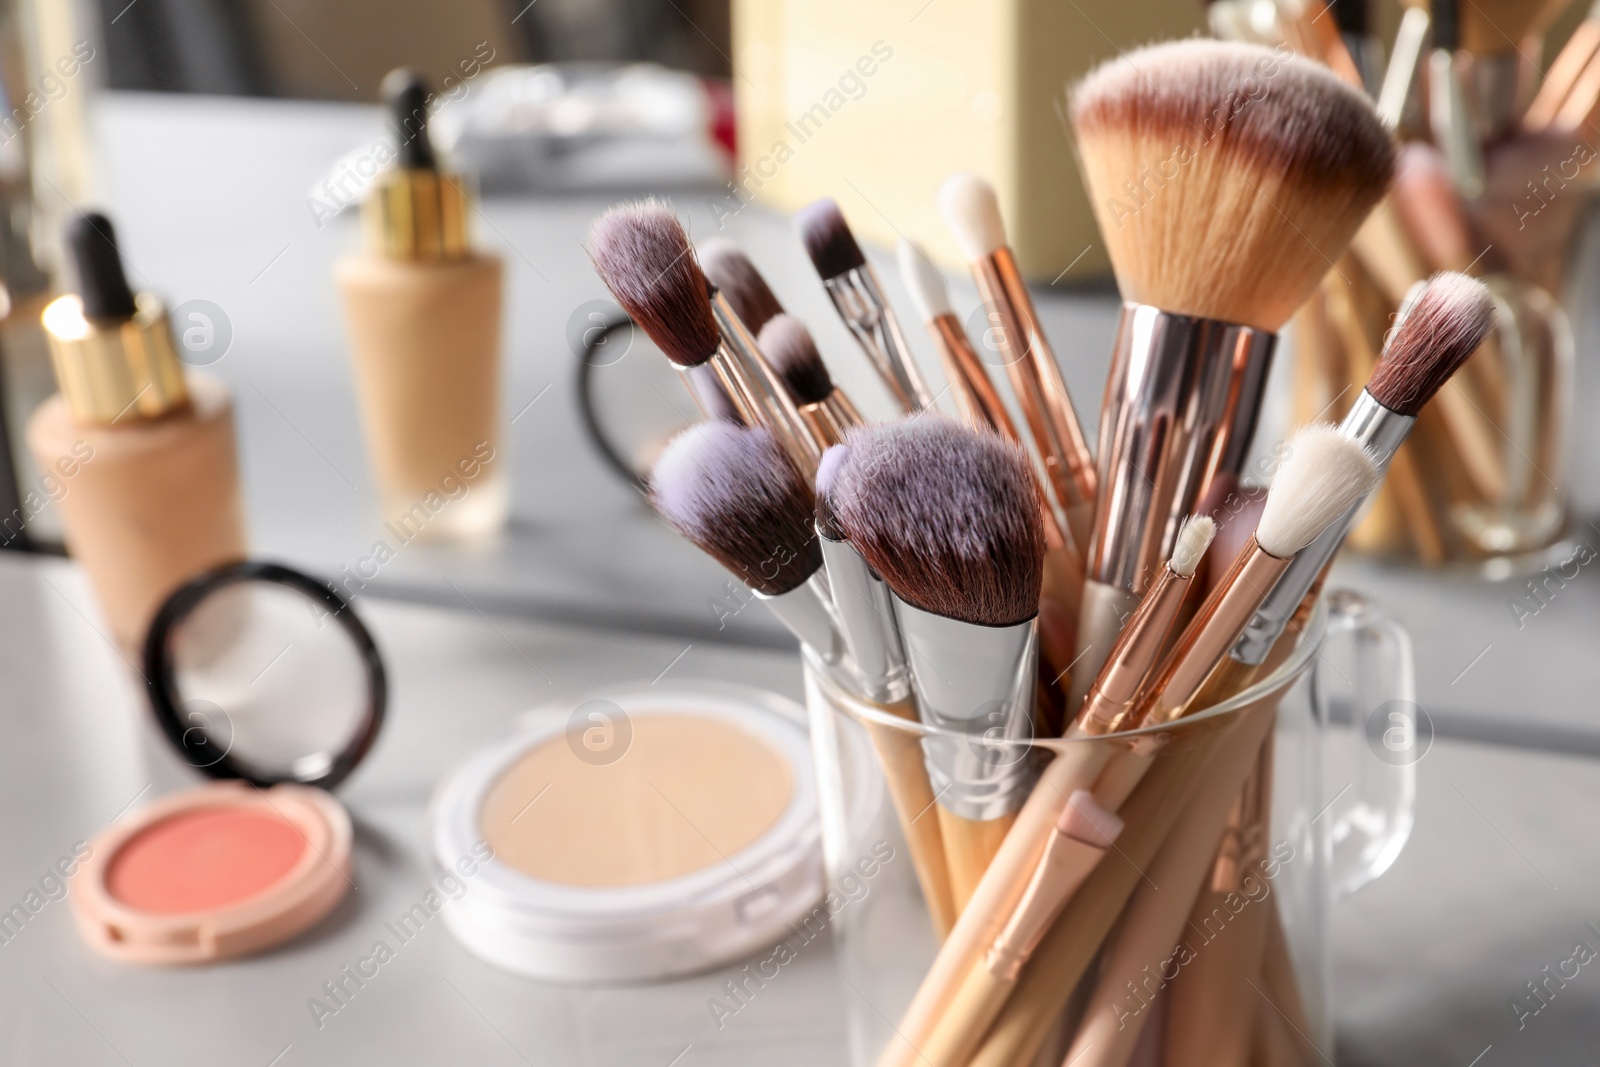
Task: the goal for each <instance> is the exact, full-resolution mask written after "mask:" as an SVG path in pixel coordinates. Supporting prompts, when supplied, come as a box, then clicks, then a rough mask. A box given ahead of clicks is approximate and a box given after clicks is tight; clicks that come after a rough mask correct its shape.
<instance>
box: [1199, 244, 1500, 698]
mask: <svg viewBox="0 0 1600 1067" xmlns="http://www.w3.org/2000/svg"><path fill="white" fill-rule="evenodd" d="M1493 319H1494V304H1493V301H1492V300H1491V299H1490V296H1489V290H1488V288H1487V287H1486V286H1485V285H1484V284H1483V283H1482V282H1479V281H1475V280H1473V279H1472V278H1468V277H1467V276H1466V275H1463V274H1437V275H1435V276H1434V277H1433V278H1431V279H1430V280H1429V281H1428V282H1427V284H1426V286H1425V287H1423V288H1421V289H1420V290H1419V292H1418V295H1417V296H1416V297H1415V298H1414V299H1413V300H1412V301H1411V306H1410V310H1409V311H1408V312H1407V313H1406V315H1405V317H1404V318H1403V319H1402V320H1401V321H1400V324H1399V325H1398V326H1396V327H1395V328H1394V330H1393V332H1392V333H1391V334H1390V337H1389V342H1388V344H1386V345H1385V346H1384V349H1383V354H1382V356H1381V357H1380V358H1379V360H1378V365H1377V367H1376V368H1375V369H1374V371H1373V374H1372V380H1371V381H1369V382H1368V383H1367V387H1366V388H1365V389H1363V390H1362V391H1361V395H1360V396H1358V397H1356V400H1355V403H1354V404H1352V405H1351V407H1350V413H1349V414H1348V415H1346V416H1345V418H1344V421H1343V422H1342V423H1341V424H1340V426H1339V433H1341V434H1343V435H1344V436H1345V437H1347V438H1349V439H1350V440H1352V441H1354V442H1356V443H1357V444H1359V445H1361V446H1363V447H1364V448H1365V449H1366V450H1367V452H1368V454H1369V455H1370V456H1371V457H1372V460H1373V462H1374V464H1376V469H1377V472H1378V476H1379V477H1382V475H1383V473H1384V471H1386V470H1387V469H1388V467H1389V463H1390V462H1391V461H1392V460H1393V459H1394V455H1395V453H1396V452H1397V451H1398V450H1399V448H1400V445H1401V443H1402V442H1403V441H1404V440H1405V439H1406V435H1407V434H1409V433H1410V432H1411V427H1412V426H1413V425H1414V424H1415V423H1416V419H1417V414H1418V413H1419V412H1420V411H1421V410H1422V408H1423V406H1424V405H1426V404H1427V403H1428V401H1429V400H1431V399H1432V398H1433V396H1434V394H1436V393H1437V392H1438V391H1439V390H1440V389H1441V388H1442V387H1443V386H1444V384H1445V383H1446V382H1448V381H1449V380H1450V378H1451V376H1452V375H1454V374H1455V372H1456V370H1457V369H1458V368H1460V366H1461V365H1462V364H1463V363H1464V362H1466V360H1467V358H1468V357H1469V356H1471V355H1472V353H1473V352H1475V351H1477V348H1478V346H1479V345H1480V344H1482V343H1483V339H1484V337H1486V336H1487V335H1488V332H1489V328H1490V326H1491V325H1492V324H1493ZM1360 508H1361V501H1360V500H1358V501H1356V502H1355V503H1353V504H1352V505H1351V506H1350V507H1349V508H1348V509H1347V510H1346V512H1345V513H1344V514H1343V515H1342V516H1339V517H1338V518H1336V519H1334V521H1333V522H1332V523H1330V524H1329V526H1328V528H1327V529H1326V530H1324V531H1323V532H1322V534H1321V535H1320V536H1318V538H1317V540H1316V541H1315V542H1314V543H1313V544H1312V545H1311V546H1310V547H1308V548H1306V549H1305V550H1304V551H1301V552H1299V553H1297V554H1296V556H1295V560H1294V562H1293V563H1291V564H1290V565H1289V567H1288V569H1287V570H1286V571H1285V572H1284V574H1283V576H1282V577H1281V578H1279V579H1278V583H1277V584H1276V585H1275V586H1273V588H1272V591H1271V592H1270V593H1269V594H1267V597H1266V599H1265V600H1264V601H1262V603H1261V606H1260V608H1259V609H1257V611H1256V612H1255V614H1254V615H1253V616H1252V617H1251V619H1250V623H1249V625H1248V626H1247V627H1246V628H1245V630H1244V632H1243V633H1242V634H1241V635H1240V636H1239V638H1238V640H1237V641H1236V642H1234V645H1233V648H1232V649H1231V650H1230V652H1229V654H1228V658H1227V659H1226V660H1224V661H1223V662H1222V663H1220V664H1219V665H1218V666H1217V668H1216V671H1215V673H1214V674H1213V676H1212V677H1211V678H1209V679H1207V681H1206V685H1205V689H1204V691H1203V692H1202V694H1201V697H1200V700H1199V701H1198V702H1199V703H1202V704H1213V703H1216V702H1218V701H1221V700H1226V699H1228V698H1229V697H1231V696H1233V695H1234V694H1235V693H1237V692H1240V691H1241V690H1243V689H1244V688H1245V686H1247V685H1249V684H1250V682H1251V681H1252V680H1253V679H1254V678H1255V675H1256V672H1257V670H1258V669H1259V668H1260V666H1261V664H1262V663H1264V662H1265V661H1266V658H1267V654H1268V653H1269V652H1271V651H1272V646H1273V645H1274V644H1276V643H1277V641H1278V638H1279V637H1280V636H1282V634H1283V632H1284V630H1285V629H1286V628H1287V627H1288V625H1289V623H1290V620H1291V619H1293V618H1294V616H1295V614H1296V612H1297V611H1298V610H1299V609H1300V604H1301V601H1302V600H1304V598H1305V597H1306V594H1308V593H1310V592H1311V591H1312V589H1313V588H1314V587H1315V586H1316V583H1317V582H1318V580H1319V579H1320V577H1321V575H1322V573H1323V571H1324V570H1325V569H1326V568H1327V566H1328V564H1329V563H1330V562H1331V561H1332V560H1333V557H1334V554H1335V553H1337V552H1338V551H1339V546H1340V545H1341V544H1342V543H1343V542H1344V538H1345V535H1346V534H1347V533H1349V531H1350V527H1351V526H1352V525H1354V523H1355V519H1356V513H1357V512H1358V511H1360Z"/></svg>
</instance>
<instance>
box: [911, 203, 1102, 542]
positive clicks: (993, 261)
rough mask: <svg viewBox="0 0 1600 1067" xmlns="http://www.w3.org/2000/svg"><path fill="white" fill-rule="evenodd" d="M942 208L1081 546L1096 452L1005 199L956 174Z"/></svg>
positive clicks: (1053, 487)
mask: <svg viewBox="0 0 1600 1067" xmlns="http://www.w3.org/2000/svg"><path fill="white" fill-rule="evenodd" d="M939 208H940V210H941V211H942V212H943V214H944V218H945V223H946V225H948V226H949V227H950V230H951V232H952V233H953V234H954V235H955V237H956V240H957V242H958V243H959V244H960V245H961V251H962V254H963V255H965V256H966V258H967V263H968V265H969V266H970V267H971V270H972V278H973V281H975V282H976V283H977V286H978V296H979V297H980V299H982V300H983V303H984V307H985V308H987V309H988V312H989V315H990V317H991V319H992V321H993V323H994V326H995V327H996V329H995V331H994V336H995V337H996V339H997V344H998V346H999V348H1000V358H1001V359H1002V360H1003V361H1004V363H1005V367H1006V374H1007V375H1009V376H1010V379H1011V387H1012V389H1013V391H1015V393H1016V395H1017V402H1018V404H1020V405H1021V407H1022V414H1023V419H1024V421H1025V422H1027V424H1028V432H1029V433H1030V434H1031V435H1032V436H1033V439H1034V445H1035V447H1036V448H1037V449H1038V451H1039V456H1040V458H1041V459H1042V460H1043V461H1044V465H1045V473H1046V475H1047V476H1048V477H1047V480H1048V481H1049V483H1050V488H1051V491H1052V493H1053V494H1054V495H1055V498H1056V502H1057V503H1058V504H1059V505H1060V506H1061V510H1062V513H1063V514H1064V515H1065V516H1066V519H1067V526H1068V528H1069V530H1070V531H1071V532H1072V535H1073V540H1074V542H1075V543H1076V544H1077V545H1078V546H1079V548H1080V550H1081V549H1082V546H1083V544H1084V543H1085V541H1086V540H1087V535H1088V529H1089V517H1090V516H1089V513H1090V511H1091V510H1092V508H1093V506H1094V493H1095V469H1094V456H1093V454H1092V453H1090V451H1089V444H1088V442H1087V441H1086V440H1084V436H1083V428H1082V427H1081V426H1080V425H1079V423H1078V414H1077V412H1076V411H1074V410H1073V407H1072V397H1071V395H1070V394H1069V393H1068V392H1067V383H1066V380H1065V379H1063V378H1062V376H1061V367H1060V365H1059V364H1058V363H1057V362H1056V357H1055V353H1054V352H1053V351H1051V349H1050V342H1049V341H1048V340H1047V339H1046V338H1045V335H1044V328H1043V327H1042V326H1041V325H1040V323H1039V316H1038V314H1037V312H1035V311H1034V307H1033V299H1032V297H1030V296H1029V294H1028V286H1027V283H1026V282H1024V281H1023V279H1022V272H1021V271H1019V270H1018V269H1017V261H1016V257H1015V256H1013V255H1012V252H1011V247H1010V244H1009V242H1008V241H1007V240H1006V228H1005V221H1004V220H1003V219H1002V218H1001V216H1000V202H999V200H998V198H996V196H995V192H994V189H993V188H992V187H991V186H990V185H989V184H988V183H987V182H985V181H983V180H982V179H981V178H979V177H977V176H976V175H974V174H954V175H951V176H950V177H949V178H947V179H946V180H945V183H944V185H942V186H941V187H940V189H939Z"/></svg>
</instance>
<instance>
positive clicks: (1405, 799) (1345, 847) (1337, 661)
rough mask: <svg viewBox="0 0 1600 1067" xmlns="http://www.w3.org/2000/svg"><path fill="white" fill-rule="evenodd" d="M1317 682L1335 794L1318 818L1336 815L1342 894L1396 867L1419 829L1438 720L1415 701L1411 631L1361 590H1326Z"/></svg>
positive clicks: (1334, 838)
mask: <svg viewBox="0 0 1600 1067" xmlns="http://www.w3.org/2000/svg"><path fill="white" fill-rule="evenodd" d="M1311 685H1312V687H1313V689H1312V692H1313V703H1314V707H1315V708H1316V713H1317V715H1318V717H1319V719H1320V720H1321V723H1322V726H1323V733H1324V740H1325V742H1326V743H1325V744H1324V746H1323V770H1324V778H1323V780H1324V782H1325V783H1326V786H1327V788H1328V793H1329V795H1330V796H1331V799H1330V800H1329V801H1328V807H1327V808H1325V809H1324V810H1323V811H1322V813H1321V814H1319V815H1318V816H1317V818H1321V819H1327V820H1329V822H1328V825H1327V826H1326V827H1325V840H1326V842H1327V847H1328V850H1329V856H1328V876H1329V885H1330V886H1331V888H1332V892H1333V899H1334V900H1341V899H1343V898H1345V897H1348V896H1349V895H1350V894H1352V893H1354V892H1355V891H1356V890H1358V889H1360V888H1361V887H1362V886H1364V885H1366V884H1367V883H1368V882H1370V881H1372V880H1373V879H1374V878H1377V877H1378V876H1379V875H1381V874H1382V873H1383V872H1384V871H1386V870H1388V869H1389V866H1390V864H1392V863H1394V861H1395V858H1396V857H1398V856H1399V855H1400V850H1401V849H1402V848H1404V847H1405V843H1406V839H1407V838H1409V837H1410V836H1411V827H1412V824H1413V822H1414V821H1415V807H1416V795H1417V768H1416V764H1417V761H1418V760H1419V759H1421V758H1422V756H1424V755H1426V754H1427V750H1428V746H1429V745H1430V744H1431V743H1432V741H1433V727H1432V724H1431V723H1430V722H1429V720H1428V718H1427V716H1426V714H1425V713H1423V711H1422V709H1420V708H1419V707H1417V704H1416V678H1415V672H1414V667H1413V663H1412V657H1411V636H1410V635H1409V634H1408V633H1407V632H1406V630H1405V627H1403V626H1401V625H1400V623H1399V622H1398V621H1397V620H1396V619H1395V618H1394V617H1393V616H1391V615H1389V614H1387V613H1386V612H1384V611H1381V610H1379V609H1378V608H1377V607H1375V606H1374V605H1373V604H1372V603H1371V602H1370V601H1368V600H1367V599H1366V598H1364V597H1362V596H1359V595H1357V594H1355V593H1351V592H1346V591H1335V592H1333V593H1330V594H1329V596H1328V630H1327V637H1326V639H1325V641H1324V644H1323V649H1322V651H1321V654H1320V655H1319V656H1318V658H1317V663H1316V666H1315V667H1314V668H1313V671H1312V675H1311ZM1341 728H1342V729H1341Z"/></svg>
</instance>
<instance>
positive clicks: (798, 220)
mask: <svg viewBox="0 0 1600 1067" xmlns="http://www.w3.org/2000/svg"><path fill="white" fill-rule="evenodd" d="M795 227H796V228H797V229H798V230H799V231H800V242H801V243H802V244H803V245H805V249H806V254H807V255H808V256H810V257H811V264H812V266H814V267H816V269H817V274H818V276H819V277H821V278H822V284H823V286H824V288H826V289H827V290H828V296H829V298H830V299H832V300H833V306H834V308H835V309H836V310H837V311H838V312H839V317H840V318H841V319H843V320H844V324H845V326H846V327H847V328H848V329H849V331H850V334H851V336H853V337H854V338H855V339H856V343H857V344H859V345H860V346H861V350H862V351H863V352H865V353H866V356H867V359H868V360H869V361H870V362H871V363H872V366H873V368H874V369H875V370H876V371H877V372H878V376H879V377H881V378H882V379H883V384H884V385H885V386H887V387H888V389H889V392H890V393H891V394H892V395H893V396H894V399H895V402H896V403H897V404H899V405H900V407H901V409H902V410H904V411H905V412H906V413H907V414H908V415H909V414H912V413H914V412H918V411H923V410H925V409H927V408H931V407H932V406H933V394H932V393H930V392H929V391H928V386H927V385H926V383H924V382H923V380H922V372H921V371H920V370H918V369H917V361H916V357H915V356H914V355H913V354H912V351H911V346H910V345H909V344H908V343H907V342H906V337H905V334H904V333H903V332H902V331H901V329H900V322H899V320H898V319H896V318H895V314H894V309H893V308H892V307H890V306H889V298H888V297H886V296H885V295H884V292H883V284H882V283H881V282H879V281H878V274H877V272H876V271H874V270H873V269H872V264H870V263H868V262H867V257H866V256H864V255H862V254H861V246H860V245H858V244H856V238H855V235H854V234H852V233H851V232H850V224H849V223H847V222H845V220H844V214H843V212H841V211H840V210H839V205H838V204H836V203H834V202H833V201H832V200H818V201H816V202H814V203H812V204H808V205H807V206H806V207H803V208H801V209H800V211H799V212H797V213H796V214H795Z"/></svg>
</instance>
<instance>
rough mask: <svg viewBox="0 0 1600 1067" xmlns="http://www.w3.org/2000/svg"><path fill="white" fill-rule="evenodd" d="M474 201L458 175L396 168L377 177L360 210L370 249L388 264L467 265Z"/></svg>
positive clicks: (431, 170) (428, 169)
mask: <svg viewBox="0 0 1600 1067" xmlns="http://www.w3.org/2000/svg"><path fill="white" fill-rule="evenodd" d="M470 206H471V198H470V197H469V196H468V195H467V190H466V183H465V182H464V181H463V179H462V178H461V176H460V175H459V174H452V173H450V172H449V171H443V170H433V169H431V168H421V167H415V168H414V167H391V168H389V169H388V170H385V171H384V172H383V173H381V174H379V175H378V178H377V181H375V182H374V183H373V186H372V190H371V192H369V193H368V195H367V198H366V200H364V201H362V204H361V223H362V228H363V229H364V230H365V231H366V235H367V247H368V248H370V249H371V250H372V251H374V252H377V253H378V254H380V255H382V256H385V257H387V258H389V259H404V260H417V261H421V262H437V261H439V260H448V259H465V258H466V257H467V256H468V255H469V254H470V252H471V247H470V245H469V244H468V242H467V209H468V208H469V207H470Z"/></svg>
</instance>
